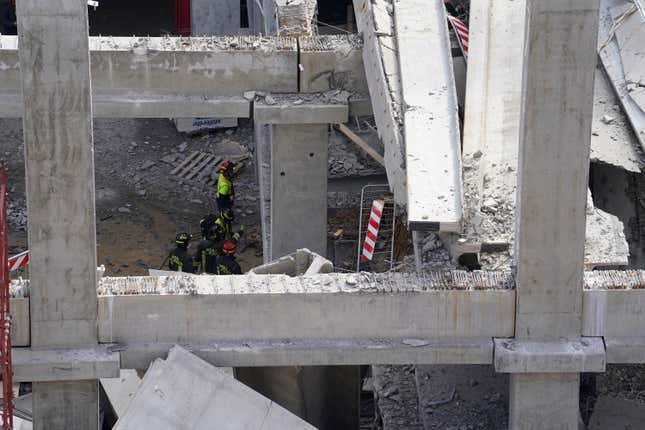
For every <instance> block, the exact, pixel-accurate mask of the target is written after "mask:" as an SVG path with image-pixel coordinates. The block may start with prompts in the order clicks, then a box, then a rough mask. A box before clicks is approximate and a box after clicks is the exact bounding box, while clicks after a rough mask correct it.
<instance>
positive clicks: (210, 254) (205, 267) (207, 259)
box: [194, 216, 224, 275]
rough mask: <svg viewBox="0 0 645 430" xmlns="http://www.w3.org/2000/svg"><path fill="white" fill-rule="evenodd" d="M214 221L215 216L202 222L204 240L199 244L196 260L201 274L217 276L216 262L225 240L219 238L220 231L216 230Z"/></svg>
mask: <svg viewBox="0 0 645 430" xmlns="http://www.w3.org/2000/svg"><path fill="white" fill-rule="evenodd" d="M213 219H215V217H214V216H213V218H212V219H209V218H208V217H206V218H205V219H203V220H202V221H201V222H200V226H201V227H202V240H200V241H199V243H198V244H197V250H196V251H195V257H194V260H195V262H196V264H197V267H198V272H199V273H209V274H212V275H215V274H217V265H216V260H217V256H218V255H219V252H220V250H221V249H222V244H223V242H224V239H223V237H220V236H219V234H218V230H216V229H215V224H214V222H213Z"/></svg>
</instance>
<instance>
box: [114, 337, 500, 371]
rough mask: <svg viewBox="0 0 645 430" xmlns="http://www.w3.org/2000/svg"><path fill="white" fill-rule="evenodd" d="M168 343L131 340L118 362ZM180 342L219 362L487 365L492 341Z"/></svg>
mask: <svg viewBox="0 0 645 430" xmlns="http://www.w3.org/2000/svg"><path fill="white" fill-rule="evenodd" d="M173 345H174V344H173V343H159V342H154V343H152V342H151V343H131V344H128V345H127V347H126V349H125V350H123V351H121V367H122V368H124V369H143V368H146V367H147V366H148V365H149V364H150V363H151V362H152V361H154V360H155V359H157V358H163V357H165V356H166V355H167V354H168V351H169V350H170V348H172V347H173ZM182 346H183V347H184V348H186V349H188V350H190V351H191V352H193V353H194V354H196V355H197V356H199V357H200V358H202V359H203V360H205V361H207V362H209V363H211V364H213V365H216V366H220V367H229V366H230V367H240V366H242V367H256V366H332V365H333V366H344V365H363V364H491V363H492V362H493V341H492V339H490V338H480V339H465V340H462V339H459V340H454V341H453V340H450V339H418V338H406V339H378V338H369V339H334V340H329V339H307V340H302V341H298V340H282V341H272V342H258V341H248V342H244V343H233V342H217V343H210V344H195V343H188V344H182Z"/></svg>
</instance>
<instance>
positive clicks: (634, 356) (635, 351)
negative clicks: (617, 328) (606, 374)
mask: <svg viewBox="0 0 645 430" xmlns="http://www.w3.org/2000/svg"><path fill="white" fill-rule="evenodd" d="M605 347H606V348H607V363H611V364H640V363H645V337H636V336H630V337H606V338H605Z"/></svg>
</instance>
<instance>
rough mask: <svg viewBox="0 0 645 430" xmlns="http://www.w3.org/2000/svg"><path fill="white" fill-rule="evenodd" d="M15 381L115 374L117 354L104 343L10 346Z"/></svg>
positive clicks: (71, 378) (69, 378)
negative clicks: (91, 345)
mask: <svg viewBox="0 0 645 430" xmlns="http://www.w3.org/2000/svg"><path fill="white" fill-rule="evenodd" d="M12 364H13V380H14V381H16V382H31V381H40V382H51V381H78V380H88V379H100V378H118V377H119V369H120V362H119V353H118V352H110V351H108V348H107V347H106V346H97V347H94V348H73V349H52V350H36V349H30V348H13V350H12Z"/></svg>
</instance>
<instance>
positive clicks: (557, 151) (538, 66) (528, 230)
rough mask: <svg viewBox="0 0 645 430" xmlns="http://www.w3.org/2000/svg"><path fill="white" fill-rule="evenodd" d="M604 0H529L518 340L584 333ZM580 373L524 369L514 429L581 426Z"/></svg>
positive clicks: (518, 377)
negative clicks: (595, 99) (527, 371)
mask: <svg viewBox="0 0 645 430" xmlns="http://www.w3.org/2000/svg"><path fill="white" fill-rule="evenodd" d="M598 3H599V2H598V0H567V1H562V0H529V1H528V2H527V31H526V42H525V53H524V58H525V61H524V74H523V97H522V125H521V133H520V157H519V184H518V197H517V202H518V218H517V219H518V221H517V235H516V237H517V246H516V264H517V273H516V283H517V304H516V322H515V336H516V339H517V340H520V341H521V340H540V341H549V340H555V339H560V338H568V339H573V338H579V337H580V335H581V313H582V286H583V262H584V243H585V204H586V197H587V182H588V171H589V147H590V141H591V120H592V109H593V83H594V71H595V66H596V49H595V48H596V39H597V35H598ZM579 379H580V378H579V374H577V373H572V374H566V373H553V374H548V375H545V374H539V373H532V374H514V375H513V376H512V377H511V394H512V395H511V400H510V413H511V416H510V427H511V428H512V429H528V428H531V429H542V428H544V429H546V428H561V429H576V428H578V415H579V412H578V389H579Z"/></svg>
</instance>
